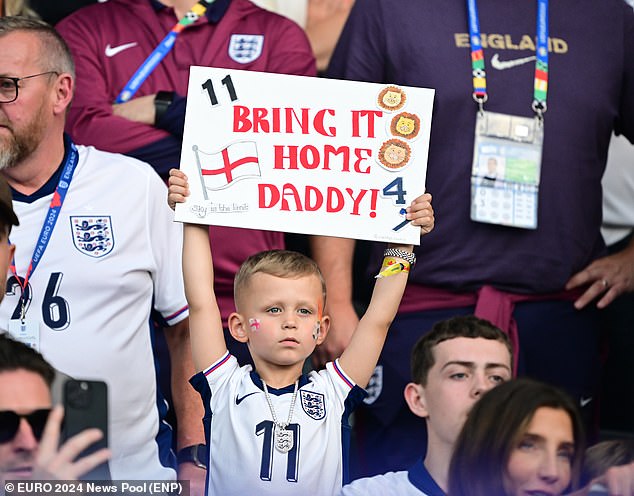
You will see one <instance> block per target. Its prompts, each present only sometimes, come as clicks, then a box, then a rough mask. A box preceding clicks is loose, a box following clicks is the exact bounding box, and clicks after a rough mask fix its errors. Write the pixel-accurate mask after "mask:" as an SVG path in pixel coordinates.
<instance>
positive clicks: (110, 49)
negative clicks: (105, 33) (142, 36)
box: [104, 41, 138, 57]
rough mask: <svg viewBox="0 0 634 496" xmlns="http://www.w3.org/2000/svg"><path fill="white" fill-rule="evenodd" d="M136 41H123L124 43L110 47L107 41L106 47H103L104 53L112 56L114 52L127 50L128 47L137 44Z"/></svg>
mask: <svg viewBox="0 0 634 496" xmlns="http://www.w3.org/2000/svg"><path fill="white" fill-rule="evenodd" d="M137 45H138V43H137V42H136V41H133V42H132V43H125V44H124V45H119V46H116V47H111V46H110V43H108V44H107V45H106V49H105V51H104V52H105V54H106V57H114V56H115V55H116V54H118V53H120V52H123V51H124V50H127V49H128V48H132V47H134V46H137Z"/></svg>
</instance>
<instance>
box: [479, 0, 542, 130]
mask: <svg viewBox="0 0 634 496" xmlns="http://www.w3.org/2000/svg"><path fill="white" fill-rule="evenodd" d="M467 8H468V10H469V40H470V43H471V68H472V75H473V99H474V100H475V101H476V103H477V104H478V105H479V106H480V111H482V108H483V105H484V103H485V102H486V101H487V99H488V95H487V81H486V71H485V70H484V52H483V51H482V42H481V36H480V20H479V16H478V6H477V5H476V0H467ZM547 91H548V0H537V47H536V60H535V84H534V89H533V104H532V108H533V111H535V113H536V114H537V116H538V117H539V118H540V119H541V118H543V114H544V112H546V93H547Z"/></svg>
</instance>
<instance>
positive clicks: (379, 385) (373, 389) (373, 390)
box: [363, 365, 383, 405]
mask: <svg viewBox="0 0 634 496" xmlns="http://www.w3.org/2000/svg"><path fill="white" fill-rule="evenodd" d="M365 390H366V392H367V393H368V395H367V396H366V397H365V398H363V402H364V403H365V404H366V405H371V404H372V403H374V402H375V401H376V400H377V398H378V397H379V396H381V391H383V365H377V366H376V367H375V368H374V372H372V377H370V382H368V387H366V388H365Z"/></svg>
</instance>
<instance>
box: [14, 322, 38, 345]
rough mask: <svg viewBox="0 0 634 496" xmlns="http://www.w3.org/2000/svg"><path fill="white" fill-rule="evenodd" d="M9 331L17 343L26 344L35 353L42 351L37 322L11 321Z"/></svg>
mask: <svg viewBox="0 0 634 496" xmlns="http://www.w3.org/2000/svg"><path fill="white" fill-rule="evenodd" d="M7 330H8V331H9V334H10V335H11V337H12V338H13V339H15V340H16V341H20V342H21V343H24V344H25V345H27V346H28V347H30V348H33V349H34V350H35V351H40V326H39V323H38V322H37V321H34V320H22V319H11V320H10V321H9V325H8V327H7Z"/></svg>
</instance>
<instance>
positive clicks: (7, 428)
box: [0, 408, 51, 443]
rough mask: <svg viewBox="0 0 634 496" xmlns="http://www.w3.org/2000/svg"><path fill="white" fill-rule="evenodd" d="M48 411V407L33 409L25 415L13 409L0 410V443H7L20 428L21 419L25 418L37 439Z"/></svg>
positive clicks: (39, 436)
mask: <svg viewBox="0 0 634 496" xmlns="http://www.w3.org/2000/svg"><path fill="white" fill-rule="evenodd" d="M49 413H51V409H50V408H45V409H42V410H35V411H34V412H31V413H28V414H26V415H20V414H19V413H16V412H14V411H13V410H4V411H0V443H7V442H9V441H11V440H12V439H13V438H14V437H15V435H16V434H17V433H18V429H19V428H20V420H21V419H25V420H26V421H27V422H28V423H29V425H30V426H31V430H32V431H33V435H34V436H35V439H37V440H38V441H39V440H40V438H41V437H42V433H43V432H44V426H45V425H46V421H47V420H48V415H49Z"/></svg>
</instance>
